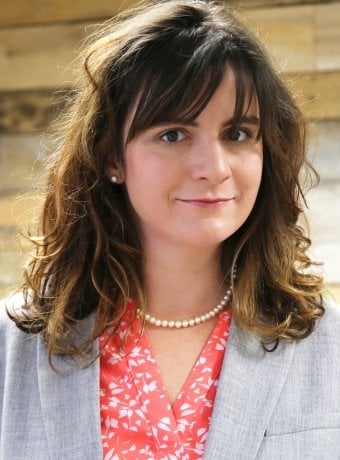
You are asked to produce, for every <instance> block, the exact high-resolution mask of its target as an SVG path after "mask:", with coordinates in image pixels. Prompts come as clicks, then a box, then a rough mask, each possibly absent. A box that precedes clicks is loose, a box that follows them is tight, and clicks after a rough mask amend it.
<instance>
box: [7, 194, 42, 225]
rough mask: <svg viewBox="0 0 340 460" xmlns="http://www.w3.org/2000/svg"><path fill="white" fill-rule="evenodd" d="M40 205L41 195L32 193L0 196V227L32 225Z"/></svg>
mask: <svg viewBox="0 0 340 460" xmlns="http://www.w3.org/2000/svg"><path fill="white" fill-rule="evenodd" d="M41 205H42V198H41V196H37V195H33V194H23V193H21V194H17V195H12V196H6V195H5V196H0V227H16V228H24V227H26V226H27V225H34V222H36V220H37V217H38V215H39V211H40V209H41Z"/></svg>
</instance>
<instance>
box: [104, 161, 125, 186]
mask: <svg viewBox="0 0 340 460" xmlns="http://www.w3.org/2000/svg"><path fill="white" fill-rule="evenodd" d="M105 175H106V177H107V178H108V179H109V180H110V181H111V182H112V183H113V184H122V183H123V182H124V180H125V174H124V171H123V169H122V168H119V167H117V166H113V165H109V166H107V168H106V171H105Z"/></svg>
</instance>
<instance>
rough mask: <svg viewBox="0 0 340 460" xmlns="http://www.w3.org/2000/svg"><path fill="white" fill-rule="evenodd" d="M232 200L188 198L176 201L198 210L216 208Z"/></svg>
mask: <svg viewBox="0 0 340 460" xmlns="http://www.w3.org/2000/svg"><path fill="white" fill-rule="evenodd" d="M232 199H233V198H220V197H216V198H188V199H181V198H179V199H178V201H180V202H181V203H184V204H188V205H191V206H196V207H199V208H218V207H221V206H223V205H225V204H226V203H228V202H229V201H231V200H232Z"/></svg>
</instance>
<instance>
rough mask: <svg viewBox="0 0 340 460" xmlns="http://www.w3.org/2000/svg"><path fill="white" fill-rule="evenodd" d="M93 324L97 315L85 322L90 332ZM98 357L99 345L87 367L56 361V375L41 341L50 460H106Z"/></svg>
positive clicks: (42, 395) (40, 372) (40, 366)
mask: <svg viewBox="0 0 340 460" xmlns="http://www.w3.org/2000/svg"><path fill="white" fill-rule="evenodd" d="M93 322H94V316H93V315H92V316H90V317H89V318H87V319H86V320H84V322H82V323H83V325H85V330H86V331H89V330H91V327H92V325H93ZM97 353H98V341H96V342H95V345H94V348H93V350H92V352H91V356H90V357H89V360H88V362H87V363H85V362H84V361H82V362H81V363H79V362H75V361H74V360H70V358H65V357H60V356H57V357H54V358H53V360H52V363H53V365H54V366H55V368H56V371H57V372H56V371H55V370H53V369H52V368H51V367H50V365H49V362H48V356H47V352H46V347H45V345H44V344H43V343H42V341H41V340H40V341H39V344H38V357H37V358H38V360H37V363H38V364H37V365H38V384H39V392H40V401H41V408H42V414H43V422H44V426H45V432H46V437H47V442H48V446H49V451H50V456H49V458H50V459H60V458H62V459H63V460H74V459H76V458H79V459H80V458H91V459H93V460H97V459H101V458H102V445H101V429H100V408H99V359H95V357H96V356H97ZM91 362H92V364H90V365H89V363H91ZM86 365H87V367H86ZM84 366H85V367H84Z"/></svg>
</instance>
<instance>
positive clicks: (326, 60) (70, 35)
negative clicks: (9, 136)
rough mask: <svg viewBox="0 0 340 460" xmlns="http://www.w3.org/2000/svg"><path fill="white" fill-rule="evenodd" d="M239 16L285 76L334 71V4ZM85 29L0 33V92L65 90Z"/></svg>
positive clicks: (337, 16)
mask: <svg viewBox="0 0 340 460" xmlns="http://www.w3.org/2000/svg"><path fill="white" fill-rule="evenodd" d="M245 15H246V17H247V18H248V19H247V21H246V22H247V23H248V24H249V25H250V26H252V27H255V29H257V30H258V31H259V36H260V37H261V38H262V39H263V40H264V41H265V43H266V44H267V46H268V48H269V51H270V53H272V54H273V55H274V58H275V61H276V62H277V64H278V66H279V67H283V68H284V70H285V72H287V73H288V72H289V73H292V72H311V71H316V70H322V71H323V70H330V69H337V70H340V53H339V52H338V43H339V42H340V2H339V3H334V4H326V5H314V6H313V5H303V6H291V7H281V8H274V7H272V8H260V9H253V10H247V11H246V13H245ZM328 23H330V26H328ZM91 30H92V27H91V24H90V23H85V22H84V23H80V24H64V25H48V26H35V27H25V28H12V29H2V30H0V68H1V69H2V71H1V73H0V91H11V90H25V89H34V88H39V89H44V88H55V87H59V88H62V87H68V86H69V85H70V82H71V81H72V79H73V73H72V69H71V67H70V66H69V64H70V63H71V62H72V61H73V60H74V58H75V57H76V56H77V48H78V45H79V43H80V41H81V40H82V38H83V37H84V36H85V35H86V34H87V33H89V32H90V31H91Z"/></svg>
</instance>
